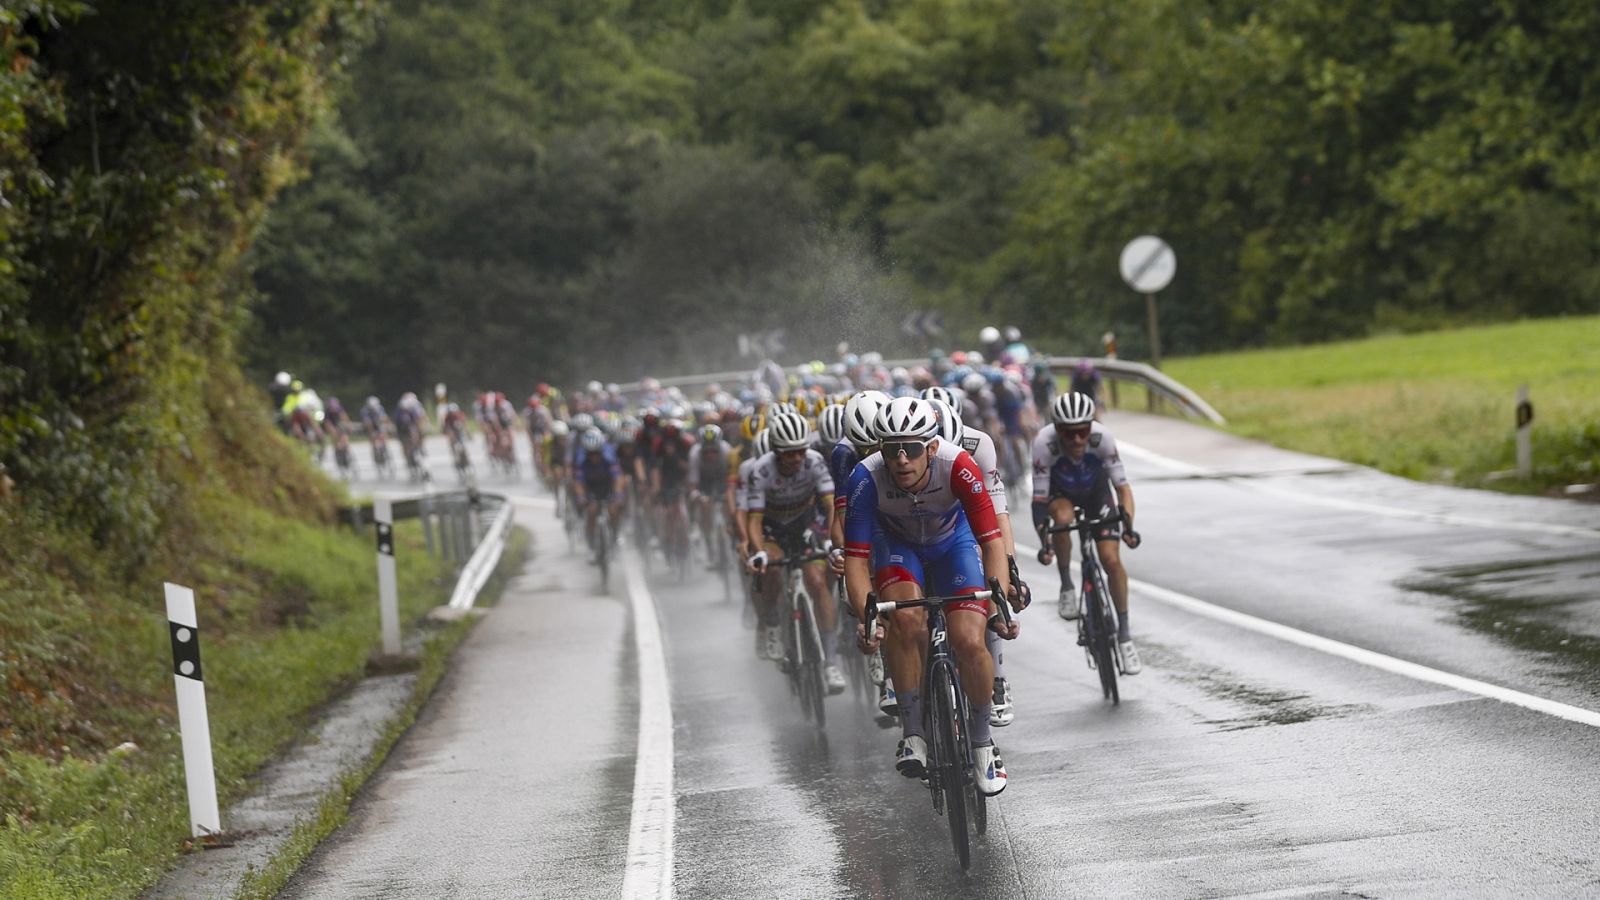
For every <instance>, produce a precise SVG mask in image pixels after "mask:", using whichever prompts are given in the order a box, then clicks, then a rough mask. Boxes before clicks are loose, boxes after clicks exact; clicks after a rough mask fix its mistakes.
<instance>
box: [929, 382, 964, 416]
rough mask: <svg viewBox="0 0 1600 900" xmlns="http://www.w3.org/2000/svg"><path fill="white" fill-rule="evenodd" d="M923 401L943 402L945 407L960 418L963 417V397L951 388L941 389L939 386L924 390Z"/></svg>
mask: <svg viewBox="0 0 1600 900" xmlns="http://www.w3.org/2000/svg"><path fill="white" fill-rule="evenodd" d="M922 399H924V400H941V401H943V402H944V403H945V405H947V406H949V407H950V410H951V411H952V412H954V413H955V414H956V415H958V416H959V415H961V396H960V395H959V394H957V393H955V392H954V391H952V390H950V389H949V388H946V387H940V386H939V385H937V384H936V385H934V386H933V387H926V388H923V389H922Z"/></svg>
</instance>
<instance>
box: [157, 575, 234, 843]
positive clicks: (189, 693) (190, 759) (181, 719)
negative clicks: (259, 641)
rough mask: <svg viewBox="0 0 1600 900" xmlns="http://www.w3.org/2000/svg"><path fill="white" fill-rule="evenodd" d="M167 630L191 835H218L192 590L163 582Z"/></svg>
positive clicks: (219, 821)
mask: <svg viewBox="0 0 1600 900" xmlns="http://www.w3.org/2000/svg"><path fill="white" fill-rule="evenodd" d="M166 591H167V628H168V630H169V632H170V634H171V637H172V680H173V681H174V682H175V683H176V686H177V691H178V730H179V732H180V733H181V734H182V735H183V774H184V779H185V781H187V782H188V786H189V829H190V835H191V836H192V837H206V836H207V835H218V834H221V833H222V816H221V814H220V813H218V812H217V778H216V773H215V771H214V770H213V769H212V763H211V720H210V718H209V717H208V716H207V715H206V683H205V681H204V680H203V679H202V678H201V675H202V673H201V671H200V629H199V627H198V621H197V617H196V616H195V611H194V591H193V590H191V589H189V588H186V587H184V586H182V585H178V584H172V583H171V582H168V583H167V584H166Z"/></svg>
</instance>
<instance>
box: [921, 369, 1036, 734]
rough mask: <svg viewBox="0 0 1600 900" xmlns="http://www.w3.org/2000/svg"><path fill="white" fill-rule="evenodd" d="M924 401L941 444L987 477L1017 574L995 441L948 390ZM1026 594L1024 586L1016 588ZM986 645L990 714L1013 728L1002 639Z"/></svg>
mask: <svg viewBox="0 0 1600 900" xmlns="http://www.w3.org/2000/svg"><path fill="white" fill-rule="evenodd" d="M922 393H923V399H924V400H926V401H927V402H928V403H930V404H932V406H933V408H934V410H935V411H937V413H938V415H939V441H940V442H941V443H946V442H948V443H951V444H954V445H956V446H958V447H960V448H961V449H963V450H965V451H967V453H968V454H969V455H970V456H971V457H972V461H973V462H975V463H977V465H978V470H979V471H981V472H983V473H984V483H985V486H986V487H987V488H988V490H989V502H990V503H992V504H994V515H995V520H996V522H997V524H999V526H1000V538H1001V540H1002V541H1004V542H1005V546H1006V569H1007V571H1010V572H1015V571H1016V570H1017V545H1016V542H1015V541H1014V540H1013V538H1012V534H1011V501H1010V498H1009V497H1008V496H1007V494H1006V483H1005V479H1004V478H1002V477H1001V475H1000V464H999V462H998V460H997V457H996V454H995V449H994V439H993V438H992V437H990V436H989V435H988V434H987V433H985V432H982V431H979V430H978V429H976V428H968V427H966V426H965V425H963V424H961V413H960V408H959V407H956V406H954V404H956V403H960V402H961V401H960V400H959V399H957V398H955V397H954V396H953V395H952V394H951V393H950V392H949V391H948V390H946V389H945V388H940V387H932V388H928V389H927V390H925V391H923V392H922ZM1016 587H1017V589H1018V590H1022V589H1023V586H1022V585H1020V584H1019V585H1016ZM983 636H984V641H985V642H986V643H987V644H988V647H989V655H990V656H991V657H993V658H994V708H993V709H992V710H991V712H990V717H989V721H990V724H992V725H995V726H997V727H1004V726H1006V725H1010V724H1011V722H1012V720H1014V719H1015V718H1016V713H1015V711H1014V706H1013V704H1012V699H1011V683H1010V682H1009V681H1007V680H1006V673H1005V654H1004V652H1003V650H1002V649H1001V646H1000V645H1001V643H1002V638H1001V637H1000V635H999V634H997V633H995V631H994V630H993V629H989V630H987V631H985V632H984V635H983Z"/></svg>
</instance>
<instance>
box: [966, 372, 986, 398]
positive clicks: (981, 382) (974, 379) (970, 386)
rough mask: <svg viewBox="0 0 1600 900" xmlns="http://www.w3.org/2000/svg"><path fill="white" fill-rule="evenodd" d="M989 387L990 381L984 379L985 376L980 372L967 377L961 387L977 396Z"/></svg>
mask: <svg viewBox="0 0 1600 900" xmlns="http://www.w3.org/2000/svg"><path fill="white" fill-rule="evenodd" d="M988 386H989V379H987V378H985V377H983V375H982V374H980V373H978V372H973V373H972V374H970V375H968V376H967V377H965V378H963V379H961V387H962V389H964V390H965V391H966V392H967V393H968V394H976V393H978V392H979V391H982V390H983V389H984V388H986V387H988Z"/></svg>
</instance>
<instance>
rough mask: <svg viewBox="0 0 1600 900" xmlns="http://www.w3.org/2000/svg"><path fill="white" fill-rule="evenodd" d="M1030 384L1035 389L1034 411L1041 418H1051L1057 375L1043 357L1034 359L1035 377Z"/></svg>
mask: <svg viewBox="0 0 1600 900" xmlns="http://www.w3.org/2000/svg"><path fill="white" fill-rule="evenodd" d="M1029 386H1030V387H1031V388H1032V389H1033V409H1034V412H1035V413H1037V414H1038V417H1039V418H1040V419H1047V418H1049V416H1050V404H1051V403H1052V402H1054V400H1055V399H1056V376H1055V374H1054V373H1052V372H1051V371H1050V363H1049V362H1048V361H1046V360H1044V359H1042V358H1041V359H1036V360H1034V361H1033V379H1032V381H1030V382H1029ZM1035 436H1036V437H1037V435H1035Z"/></svg>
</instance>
